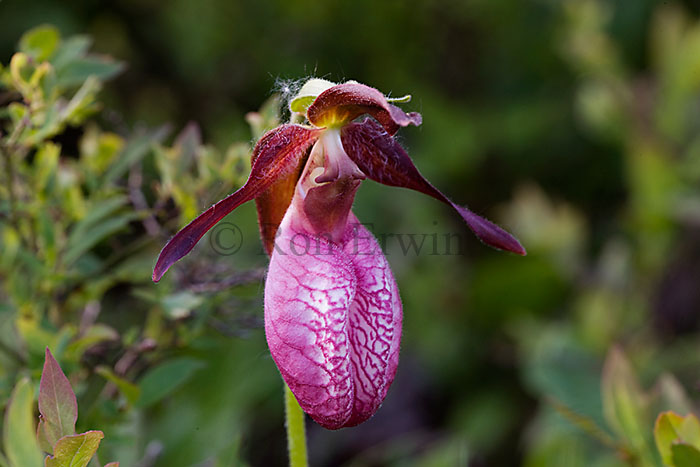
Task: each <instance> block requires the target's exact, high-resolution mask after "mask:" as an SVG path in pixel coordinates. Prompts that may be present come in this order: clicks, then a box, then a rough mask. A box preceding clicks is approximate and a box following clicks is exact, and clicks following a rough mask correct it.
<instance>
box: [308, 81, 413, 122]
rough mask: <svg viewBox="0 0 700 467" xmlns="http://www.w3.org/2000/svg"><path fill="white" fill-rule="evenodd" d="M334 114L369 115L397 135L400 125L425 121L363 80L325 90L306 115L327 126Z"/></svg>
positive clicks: (349, 117)
mask: <svg viewBox="0 0 700 467" xmlns="http://www.w3.org/2000/svg"><path fill="white" fill-rule="evenodd" d="M333 113H337V114H338V115H342V118H343V120H345V121H351V120H354V119H356V118H357V117H359V116H360V115H363V114H369V115H371V116H372V117H374V118H375V119H376V120H377V121H378V122H379V123H381V124H382V126H383V127H384V129H385V130H386V131H387V132H388V133H389V134H390V135H393V134H395V133H396V132H397V131H398V129H399V128H400V127H403V126H407V125H416V126H418V125H420V124H421V121H422V119H421V116H420V114H419V113H417V112H411V113H406V112H404V111H403V110H401V109H400V108H398V107H396V106H395V105H392V104H390V103H389V102H387V100H386V97H384V94H382V93H381V92H379V91H377V90H376V89H374V88H371V87H369V86H365V85H364V84H360V83H343V84H339V85H337V86H333V87H332V88H329V89H326V90H325V91H323V92H322V93H321V94H319V96H318V97H317V98H316V100H315V101H314V102H313V104H311V105H310V106H309V108H308V109H307V111H306V116H307V117H308V119H309V121H310V122H311V123H312V124H314V125H316V126H319V127H322V126H326V120H327V119H328V118H329V117H330V116H331V115H332V114H333Z"/></svg>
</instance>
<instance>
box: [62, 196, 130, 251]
mask: <svg viewBox="0 0 700 467" xmlns="http://www.w3.org/2000/svg"><path fill="white" fill-rule="evenodd" d="M126 202H127V200H126V198H125V197H123V196H115V197H112V198H108V199H106V200H103V201H99V202H97V203H96V204H95V205H94V206H93V207H92V208H91V209H90V210H89V213H88V215H87V216H85V218H83V219H82V220H81V221H80V222H78V223H77V224H76V226H75V227H74V228H73V230H72V231H71V233H70V235H69V236H68V243H67V249H66V253H65V256H64V258H63V259H64V261H65V263H66V264H72V263H73V262H74V261H75V260H77V259H78V258H79V257H80V256H81V255H82V254H84V253H85V252H87V251H88V250H90V248H92V247H93V246H95V245H96V244H98V243H99V242H100V241H102V240H103V239H105V238H107V237H108V236H110V235H112V234H113V233H115V232H118V231H119V230H121V229H122V228H124V227H125V226H126V225H127V224H128V223H129V222H131V221H132V220H134V219H137V218H138V217H139V216H140V214H139V213H135V212H126V213H122V214H115V211H116V210H117V209H119V208H120V207H121V206H123V205H124V204H126Z"/></svg>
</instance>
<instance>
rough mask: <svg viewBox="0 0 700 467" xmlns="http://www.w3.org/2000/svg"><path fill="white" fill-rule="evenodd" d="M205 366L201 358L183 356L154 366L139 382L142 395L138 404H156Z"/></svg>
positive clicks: (146, 405) (138, 405) (141, 405)
mask: <svg viewBox="0 0 700 467" xmlns="http://www.w3.org/2000/svg"><path fill="white" fill-rule="evenodd" d="M203 366H204V364H203V363H202V362H201V361H200V360H196V359H193V358H189V357H181V358H176V359H173V360H170V361H167V362H165V363H163V364H162V365H160V366H157V367H156V368H153V369H152V370H150V371H149V372H148V373H146V375H145V376H144V377H143V378H142V379H141V381H140V382H139V388H140V389H141V397H140V398H139V400H138V403H137V404H136V406H137V407H140V408H143V407H148V406H150V405H153V404H155V403H156V402H158V401H160V400H161V399H163V398H164V397H166V396H167V395H168V394H170V393H172V392H173V391H175V390H176V389H177V388H178V387H180V386H181V385H183V384H184V383H185V382H187V380H188V379H190V378H191V377H192V375H193V374H194V373H195V372H196V371H197V370H199V369H200V368H202V367H203Z"/></svg>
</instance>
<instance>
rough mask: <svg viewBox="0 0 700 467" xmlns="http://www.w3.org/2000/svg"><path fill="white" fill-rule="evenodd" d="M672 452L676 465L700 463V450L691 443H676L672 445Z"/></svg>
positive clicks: (693, 465) (683, 465) (677, 466)
mask: <svg viewBox="0 0 700 467" xmlns="http://www.w3.org/2000/svg"><path fill="white" fill-rule="evenodd" d="M671 453H672V455H673V465H674V466H675V467H698V466H699V465H700V450H698V449H696V448H694V447H693V446H691V445H689V444H674V445H673V446H671Z"/></svg>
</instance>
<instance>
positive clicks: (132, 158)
mask: <svg viewBox="0 0 700 467" xmlns="http://www.w3.org/2000/svg"><path fill="white" fill-rule="evenodd" d="M169 131H170V130H169V129H168V127H167V126H165V125H164V126H161V127H160V128H157V129H156V130H153V131H150V132H147V133H145V134H142V135H139V136H135V137H133V138H131V139H130V140H129V143H128V144H127V145H126V147H125V148H124V149H123V150H122V152H121V153H120V154H119V156H117V158H116V160H115V161H114V163H113V164H112V165H111V166H110V167H109V169H108V170H107V173H106V174H105V176H104V178H103V180H102V183H103V184H108V183H112V182H114V181H115V180H117V179H118V178H119V177H121V176H122V175H124V174H125V173H126V172H127V170H129V168H130V167H131V166H132V165H133V164H135V163H136V162H138V161H140V160H141V159H143V158H144V157H145V156H146V154H148V151H149V150H150V149H151V146H152V145H153V144H155V143H159V142H161V141H162V140H163V139H164V138H165V137H166V136H167V135H168V133H169Z"/></svg>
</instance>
